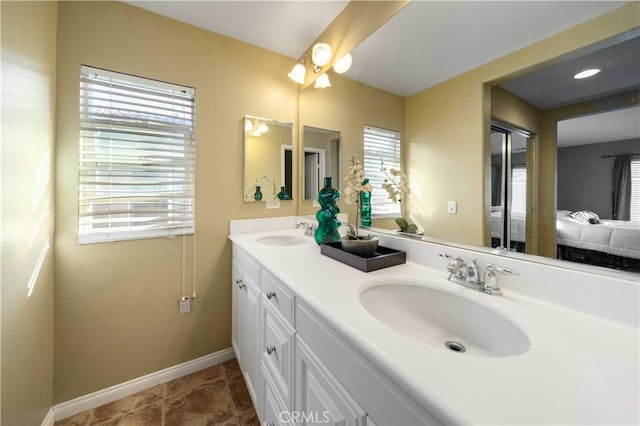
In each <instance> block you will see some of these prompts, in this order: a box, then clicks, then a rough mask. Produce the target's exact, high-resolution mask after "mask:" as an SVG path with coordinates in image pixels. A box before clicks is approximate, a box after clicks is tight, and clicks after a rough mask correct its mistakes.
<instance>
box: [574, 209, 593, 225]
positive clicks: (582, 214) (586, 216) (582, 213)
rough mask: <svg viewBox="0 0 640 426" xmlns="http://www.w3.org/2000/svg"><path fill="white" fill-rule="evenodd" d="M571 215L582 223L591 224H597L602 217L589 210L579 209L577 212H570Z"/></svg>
mask: <svg viewBox="0 0 640 426" xmlns="http://www.w3.org/2000/svg"><path fill="white" fill-rule="evenodd" d="M569 217H571V218H573V219H575V220H577V221H578V222H582V223H589V224H591V225H595V224H598V223H600V217H599V216H598V215H597V214H596V213H594V212H590V211H589V210H577V211H575V212H571V213H569Z"/></svg>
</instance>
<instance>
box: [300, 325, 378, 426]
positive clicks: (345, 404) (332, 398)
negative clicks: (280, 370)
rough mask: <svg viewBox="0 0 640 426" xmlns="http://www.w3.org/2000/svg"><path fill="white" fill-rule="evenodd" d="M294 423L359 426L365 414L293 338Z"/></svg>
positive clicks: (302, 344)
mask: <svg viewBox="0 0 640 426" xmlns="http://www.w3.org/2000/svg"><path fill="white" fill-rule="evenodd" d="M295 361H296V362H295V364H296V370H295V375H294V376H295V378H296V379H295V380H296V385H295V398H294V401H295V402H294V407H295V409H294V411H293V413H294V414H295V415H296V416H297V419H296V420H297V421H296V423H299V424H301V425H340V426H346V425H359V426H364V425H365V424H366V418H367V416H366V413H365V412H364V410H363V409H362V408H360V406H359V405H358V403H357V402H356V401H355V400H354V399H353V398H352V397H351V395H349V393H348V392H347V391H346V390H345V389H344V387H343V386H342V385H341V384H340V382H338V380H337V379H336V378H335V377H334V376H333V375H332V374H331V372H330V371H329V370H328V369H327V368H326V367H325V366H324V364H323V363H322V361H320V359H319V358H318V357H317V356H316V355H315V354H314V353H313V351H312V350H311V349H310V348H309V347H308V346H307V345H306V344H305V343H304V340H303V339H302V338H300V337H297V338H296V350H295Z"/></svg>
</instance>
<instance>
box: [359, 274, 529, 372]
mask: <svg viewBox="0 0 640 426" xmlns="http://www.w3.org/2000/svg"><path fill="white" fill-rule="evenodd" d="M423 284H424V285H423ZM487 297H500V296H487ZM360 303H362V305H363V306H364V308H365V309H366V310H367V311H368V312H369V313H370V314H371V315H373V316H374V317H375V318H376V319H378V320H379V321H381V322H382V323H384V324H386V325H387V326H389V327H391V328H393V329H394V330H396V331H398V332H399V333H402V334H404V335H406V336H408V337H411V338H413V339H415V340H418V341H420V342H423V343H426V344H429V345H433V346H436V347H440V348H442V349H443V350H451V351H454V352H459V353H461V352H464V353H465V354H473V355H479V356H488V357H506V356H513V355H518V354H521V353H523V352H526V351H527V350H528V349H529V340H528V339H527V336H526V335H525V334H524V333H523V332H522V331H521V330H520V329H519V328H518V327H516V326H515V325H514V324H513V323H512V322H511V321H509V320H508V319H507V318H505V317H504V316H502V315H501V314H499V313H497V312H495V311H493V310H492V309H490V308H488V307H486V306H483V305H481V304H479V303H477V302H475V301H473V300H470V299H467V298H465V297H463V296H459V295H456V294H453V293H449V292H446V291H443V290H439V289H436V288H433V287H429V286H428V284H427V283H420V284H417V283H413V282H403V281H397V282H394V283H392V284H380V285H376V286H373V287H369V288H367V289H366V290H365V291H364V292H362V294H361V295H360ZM451 342H453V343H451ZM458 345H460V346H458ZM461 356H464V354H462V355H461ZM425 362H428V360H425Z"/></svg>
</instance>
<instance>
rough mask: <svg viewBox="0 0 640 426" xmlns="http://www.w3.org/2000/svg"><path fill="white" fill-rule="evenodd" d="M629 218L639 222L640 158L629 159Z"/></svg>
mask: <svg viewBox="0 0 640 426" xmlns="http://www.w3.org/2000/svg"><path fill="white" fill-rule="evenodd" d="M630 219H631V220H633V221H639V222H640V158H634V159H632V160H631V217H630Z"/></svg>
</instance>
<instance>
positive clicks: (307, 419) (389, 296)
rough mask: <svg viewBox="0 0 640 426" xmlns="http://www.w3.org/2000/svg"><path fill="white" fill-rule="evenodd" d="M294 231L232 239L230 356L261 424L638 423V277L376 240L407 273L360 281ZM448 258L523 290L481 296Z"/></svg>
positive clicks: (285, 223)
mask: <svg viewBox="0 0 640 426" xmlns="http://www.w3.org/2000/svg"><path fill="white" fill-rule="evenodd" d="M301 220H307V219H303V218H295V217H287V218H276V219H256V220H244V221H232V222H231V225H230V229H231V233H230V237H229V238H230V239H231V241H232V242H233V282H232V286H233V291H232V295H233V333H232V334H233V336H232V340H233V349H234V351H235V353H236V356H237V358H238V361H239V363H240V367H241V369H242V372H243V374H244V377H245V381H246V383H247V387H248V389H249V392H250V394H251V398H252V400H253V402H254V405H255V407H256V410H257V412H258V415H259V417H260V419H261V421H262V422H263V424H273V425H276V424H355V425H372V424H373V425H379V426H380V425H430V424H463V423H466V424H510V425H517V424H637V423H638V422H639V421H640V402H639V401H640V386H639V380H640V379H639V374H640V371H639V363H638V357H639V355H640V347H639V334H638V315H639V306H638V305H639V303H640V301H639V297H640V292H639V288H640V286H639V284H638V282H637V276H634V275H625V274H621V275H620V276H619V277H610V276H609V277H604V276H599V275H597V274H595V273H587V272H583V271H576V270H571V269H563V268H559V267H555V266H550V265H542V264H535V263H532V262H525V261H522V260H518V259H512V258H508V257H503V256H495V255H492V254H490V253H487V252H474V251H473V250H466V249H464V248H460V247H450V246H449V247H448V246H444V245H440V244H434V243H429V242H424V241H413V240H409V239H403V238H399V237H395V236H392V235H387V234H376V236H378V237H379V238H380V243H381V244H382V245H384V246H387V247H391V248H395V249H398V250H405V251H406V252H407V260H408V261H407V263H406V264H403V265H397V266H394V267H391V268H387V269H382V270H379V271H375V272H371V273H364V272H361V271H359V270H357V269H354V268H352V267H350V266H347V265H345V264H342V263H340V262H337V261H336V260H334V259H331V258H329V257H326V256H323V255H321V254H320V248H319V247H318V246H317V245H316V244H315V242H314V241H313V238H311V237H305V236H304V235H303V230H302V229H296V228H295V224H296V223H297V222H299V221H301ZM444 252H447V253H449V254H451V255H457V256H461V257H462V258H465V259H469V260H470V259H472V258H477V259H478V264H479V265H481V267H482V266H483V265H486V264H487V263H494V264H496V265H498V266H505V267H509V268H512V269H514V270H515V271H517V272H518V273H519V275H518V276H510V277H502V276H501V277H499V278H498V284H499V285H500V287H501V289H502V292H503V295H501V296H498V295H488V294H484V293H481V292H478V291H476V290H474V289H470V288H466V287H464V286H461V285H459V284H456V283H453V282H450V281H448V280H447V276H448V273H447V271H446V266H447V262H448V261H447V259H445V258H442V257H440V256H438V254H440V253H444ZM603 287H604V288H606V289H603ZM452 341H453V342H454V343H455V344H459V345H460V346H461V347H463V348H464V352H462V350H461V349H460V346H456V345H452V344H451V342H452ZM447 343H448V344H447Z"/></svg>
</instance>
